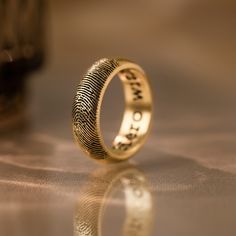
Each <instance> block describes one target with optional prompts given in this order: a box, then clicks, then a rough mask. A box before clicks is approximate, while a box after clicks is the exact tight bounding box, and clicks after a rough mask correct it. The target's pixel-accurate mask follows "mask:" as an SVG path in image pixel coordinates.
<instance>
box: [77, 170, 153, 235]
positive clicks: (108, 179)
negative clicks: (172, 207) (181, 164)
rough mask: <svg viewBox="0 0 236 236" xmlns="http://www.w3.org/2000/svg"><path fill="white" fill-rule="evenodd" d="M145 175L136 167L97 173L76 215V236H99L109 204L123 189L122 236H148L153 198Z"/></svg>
mask: <svg viewBox="0 0 236 236" xmlns="http://www.w3.org/2000/svg"><path fill="white" fill-rule="evenodd" d="M96 180H97V181H96ZM147 185H148V184H147V181H146V179H145V177H144V175H143V174H142V173H141V172H140V171H139V170H137V169H136V168H134V167H128V168H126V169H116V170H115V171H110V172H105V173H103V172H98V173H95V174H94V175H93V179H92V180H91V182H89V183H86V187H85V189H83V191H82V195H81V196H80V198H79V202H78V206H77V209H76V213H75V222H74V236H82V235H89V236H98V235H99V236H100V235H101V232H102V231H101V222H102V218H103V215H104V214H103V213H104V209H105V207H106V205H107V204H106V203H107V202H108V199H109V198H110V196H111V193H112V192H117V190H119V187H122V190H123V191H124V195H125V208H126V217H125V221H124V227H123V235H124V236H131V235H138V236H144V235H145V236H148V235H150V231H151V223H152V196H151V193H150V191H149V189H148V186H147Z"/></svg>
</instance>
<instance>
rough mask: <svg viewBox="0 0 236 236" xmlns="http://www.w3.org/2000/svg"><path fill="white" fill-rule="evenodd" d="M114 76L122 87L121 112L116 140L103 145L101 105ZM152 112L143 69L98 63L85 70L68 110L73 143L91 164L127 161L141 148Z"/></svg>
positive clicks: (125, 62) (113, 62) (126, 63)
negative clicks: (122, 108) (89, 159)
mask: <svg viewBox="0 0 236 236" xmlns="http://www.w3.org/2000/svg"><path fill="white" fill-rule="evenodd" d="M116 75H118V77H119V78H120V80H121V81H122V84H123V85H124V86H123V88H124V95H125V110H124V115H123V120H122V122H121V126H120V130H119V132H118V134H117V136H116V137H115V139H114V140H113V143H112V144H111V145H107V144H105V141H104V139H103V137H102V135H101V127H100V113H101V104H102V100H103V97H104V93H105V91H106V89H107V87H108V84H109V83H110V82H111V80H112V79H113V78H115V76H116ZM152 110H153V103H152V95H151V88H150V84H149V81H148V78H147V76H146V74H145V72H144V71H143V69H142V68H141V67H140V66H139V65H137V64H135V63H133V62H131V61H129V60H125V59H107V58H105V59H101V60H99V61H97V62H95V63H94V65H93V66H92V67H91V68H89V69H88V71H87V73H86V74H85V75H84V77H83V79H82V80H81V82H80V83H79V85H78V87H77V91H76V95H75V97H74V101H73V108H72V126H73V134H74V137H75V140H76V141H77V143H78V144H79V145H80V146H81V148H82V150H83V151H85V152H86V153H87V154H88V155H89V156H90V157H92V158H93V159H95V160H99V161H103V162H117V161H122V160H127V159H128V158H130V157H131V156H133V154H135V153H136V152H137V151H138V150H139V149H140V148H141V147H142V145H143V144H144V142H145V140H146V137H147V135H148V133H149V130H150V124H151V119H152Z"/></svg>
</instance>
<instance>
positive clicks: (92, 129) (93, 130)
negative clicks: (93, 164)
mask: <svg viewBox="0 0 236 236" xmlns="http://www.w3.org/2000/svg"><path fill="white" fill-rule="evenodd" d="M118 66H119V64H118V62H117V61H116V60H109V59H101V60H99V61H98V62H96V63H95V64H94V65H93V66H92V67H91V68H90V69H89V70H88V71H87V73H86V75H85V76H84V78H83V79H82V80H81V82H80V84H79V85H78V87H77V92H76V95H75V98H74V102H73V110H72V119H73V132H74V135H75V138H76V139H77V141H78V142H79V143H80V145H81V147H82V148H83V149H84V150H85V151H86V152H87V153H88V154H89V155H91V156H92V157H94V158H96V159H105V158H106V156H107V153H106V151H105V150H104V148H103V146H102V144H101V138H100V135H99V133H98V125H99V124H97V118H98V117H97V116H98V104H99V100H100V96H101V92H102V89H103V87H104V84H105V82H106V80H107V78H108V77H109V75H110V74H111V73H112V72H113V71H114V69H116V68H117V67H118Z"/></svg>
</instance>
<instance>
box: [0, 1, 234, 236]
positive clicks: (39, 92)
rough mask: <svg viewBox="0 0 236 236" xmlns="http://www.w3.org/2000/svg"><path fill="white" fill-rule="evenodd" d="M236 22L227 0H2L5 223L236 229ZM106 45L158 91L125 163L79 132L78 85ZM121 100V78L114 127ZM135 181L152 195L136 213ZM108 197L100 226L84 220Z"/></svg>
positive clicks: (6, 230) (0, 228)
mask: <svg viewBox="0 0 236 236" xmlns="http://www.w3.org/2000/svg"><path fill="white" fill-rule="evenodd" d="M235 25H236V2H235V1H233V0H225V1H220V0H214V1H213V0H205V1H202V0H198V1H196V0H188V1H186V0H165V1H164V0H155V1H154V0H148V1H133V0H126V1H119V2H117V1H107V0H101V1H99V2H98V1H94V0H88V1H80V0H67V1H65V0H50V1H44V0H7V1H4V0H0V234H1V235H3V236H15V235H16V236H18V235H20V236H21V235H22V236H23V235H24V236H27V235H35V236H37V235H45V236H46V235H57V236H59V235H100V234H101V235H111V234H112V235H114V236H115V235H168V236H169V235H180V234H181V235H207V236H209V235H214V236H215V235H228V236H231V235H232V236H233V235H235V233H236V227H235V217H236V204H235V197H236V123H235V120H236V110H235V104H236V80H235V76H236V67H235V65H236V27H235ZM103 57H108V58H117V57H122V58H128V59H130V60H133V61H134V62H136V63H138V64H140V65H141V66H142V67H143V68H144V69H145V71H146V73H147V74H148V76H149V78H150V81H151V84H152V90H153V95H154V102H155V103H154V107H155V113H154V122H153V128H152V133H151V135H150V137H149V139H148V141H147V143H146V145H145V146H144V148H143V149H142V150H141V151H140V152H139V153H138V154H137V155H136V156H135V157H134V158H133V159H132V160H131V161H130V162H129V163H125V164H124V166H121V167H113V166H112V167H111V166H109V167H104V166H101V165H98V164H97V163H94V162H92V161H91V160H89V159H87V158H86V157H85V156H84V154H83V153H82V152H81V151H80V150H79V149H78V148H77V146H76V144H75V143H74V141H73V137H72V132H71V107H72V100H73V96H74V94H75V90H76V85H77V84H78V82H79V81H80V79H81V78H82V76H83V74H84V73H85V72H86V69H87V68H88V67H89V66H90V65H92V64H93V63H94V62H95V61H96V60H98V59H100V58H103ZM122 110H123V94H122V90H121V86H120V83H119V81H114V82H112V84H111V86H110V89H109V90H108V91H107V94H106V97H105V101H104V104H103V111H104V112H103V117H102V121H103V124H102V125H103V132H104V135H105V136H106V137H107V138H108V139H109V138H111V137H113V135H114V134H115V131H116V129H117V127H119V124H120V119H121V114H122ZM129 165H131V167H130V166H129ZM110 168H111V169H112V170H110ZM130 168H131V172H129V170H130ZM133 168H135V169H136V171H133ZM107 169H109V170H107ZM127 169H128V174H127V172H125V174H124V170H127ZM109 173H112V174H109ZM113 179H115V180H116V181H114V180H113ZM117 179H118V182H121V183H124V182H125V183H126V184H127V183H128V187H127V185H124V184H114V183H117ZM124 179H125V180H126V181H124ZM127 179H128V181H127ZM140 179H142V181H141V180H140ZM143 179H145V181H144V180H143ZM134 180H135V181H134ZM132 181H134V182H135V184H136V185H137V186H139V187H138V189H139V190H140V191H141V192H142V191H143V193H144V195H145V194H146V195H145V196H149V197H148V199H149V200H148V201H149V203H150V204H148V206H149V208H150V209H151V210H150V211H145V213H144V211H140V212H141V215H144V216H145V219H143V218H141V217H138V219H135V222H136V224H130V223H129V222H130V221H129V220H130V219H131V220H134V219H133V216H132V215H131V216H130V215H129V211H128V210H126V211H125V209H132V206H131V208H129V204H130V203H127V202H129V201H127V199H129V198H132V196H133V195H132V194H131V195H127V194H124V192H127V191H126V189H130V188H131V189H132V186H133V184H132V183H133V182H132ZM106 184H107V185H108V186H107V185H106ZM84 186H86V187H84ZM88 186H91V188H93V187H94V186H97V188H94V192H93V191H92V193H90V192H91V189H88ZM99 186H101V187H99ZM122 186H123V187H122ZM130 186H131V187H130ZM143 186H145V187H143ZM110 189H112V191H110ZM108 190H109V191H108ZM85 192H86V194H84V193H85ZM87 192H89V194H87ZM107 192H108V193H109V194H108V193H107ZM98 193H99V194H98ZM131 193H132V191H131ZM108 195H109V197H108ZM130 196H131V197H130ZM134 196H135V195H134ZM84 198H88V204H87V205H86V201H85V202H84V200H83V199H84ZM81 199H82V200H81ZM141 199H142V198H141ZM145 199H146V198H145ZM91 202H92V203H91ZM94 202H95V203H96V204H98V205H96V206H95V207H94ZM104 202H106V205H107V206H106V207H105V209H106V210H105V213H104V214H103V217H102V219H99V220H97V219H96V220H95V221H94V222H92V223H91V225H94V224H95V225H96V224H100V225H102V227H101V229H100V230H101V232H100V234H99V232H98V230H97V228H96V227H95V226H91V227H92V228H93V231H89V229H90V228H89V227H87V228H86V227H82V226H81V225H80V224H77V223H78V222H80V221H81V219H83V217H82V218H80V217H78V215H79V216H80V215H81V214H84V212H90V211H91V209H90V208H92V209H100V208H102V209H103V208H104V206H103V204H104ZM134 202H137V204H136V206H135V207H136V208H135V209H137V208H138V209H139V208H141V209H143V208H142V207H143V206H144V205H145V203H144V202H145V200H144V201H143V202H142V201H140V200H139V201H137V200H135V199H134ZM81 204H82V205H84V206H85V210H84V209H82V210H81V207H80V206H81ZM145 206H146V205H145ZM149 208H148V209H149ZM98 211H99V210H96V211H95V213H93V211H92V215H94V216H97V215H99V214H98V213H97V212H98ZM78 212H79V213H78ZM135 212H136V213H137V212H138V211H136V210H135ZM140 212H139V213H140ZM151 212H152V213H151ZM139 213H137V215H138V214H139ZM149 213H150V214H149ZM100 216H101V215H99V216H98V217H100ZM88 219H90V218H89V217H88ZM127 219H128V220H127ZM125 220H127V222H128V223H127V222H126V223H124V222H123V221H125ZM139 220H140V221H142V222H148V223H144V224H143V225H142V224H141V225H140V224H137V222H139ZM98 222H100V223H98ZM101 222H102V223H101ZM151 222H152V223H151ZM86 224H87V225H90V223H89V222H86ZM77 225H80V226H79V227H77ZM151 225H152V227H151ZM122 227H123V228H125V229H124V231H122V230H121V229H122ZM130 227H131V229H132V230H131V231H130ZM140 227H141V228H142V229H143V230H139V229H140ZM127 228H128V230H127ZM147 228H148V229H147ZM151 228H152V229H151ZM81 229H82V230H81ZM83 229H86V230H87V231H86V230H84V231H83ZM94 229H96V230H94ZM135 233H136V234H135Z"/></svg>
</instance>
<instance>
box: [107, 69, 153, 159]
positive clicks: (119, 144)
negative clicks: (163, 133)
mask: <svg viewBox="0 0 236 236" xmlns="http://www.w3.org/2000/svg"><path fill="white" fill-rule="evenodd" d="M118 76H119V78H120V79H121V81H122V84H123V88H124V95H125V111H124V115H123V120H122V123H121V127H120V130H119V133H118V135H117V136H116V137H115V139H114V141H113V144H112V148H111V149H110V150H108V151H110V152H112V153H113V154H114V153H116V154H117V157H119V158H121V159H122V158H125V157H126V156H128V155H130V154H133V153H134V152H136V151H137V149H139V147H140V145H142V144H143V142H144V139H145V137H146V135H147V131H148V129H149V125H150V120H151V113H152V111H151V110H152V107H151V104H152V101H151V99H152V98H151V91H150V87H149V84H148V81H147V78H146V76H145V75H144V74H143V72H142V71H140V70H138V69H123V70H121V71H119V73H118ZM137 144H138V145H137Z"/></svg>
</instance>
